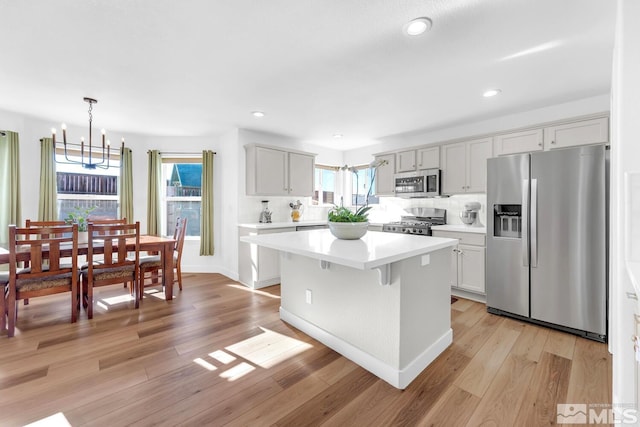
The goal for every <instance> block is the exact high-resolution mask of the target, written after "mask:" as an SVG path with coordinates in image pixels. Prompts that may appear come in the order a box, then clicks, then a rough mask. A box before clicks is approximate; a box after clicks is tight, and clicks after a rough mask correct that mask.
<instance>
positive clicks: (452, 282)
mask: <svg viewBox="0 0 640 427" xmlns="http://www.w3.org/2000/svg"><path fill="white" fill-rule="evenodd" d="M449 286H450V287H452V288H457V287H458V247H457V246H454V247H453V248H451V267H450V271H449Z"/></svg>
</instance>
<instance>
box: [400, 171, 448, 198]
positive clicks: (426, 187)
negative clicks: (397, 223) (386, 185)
mask: <svg viewBox="0 0 640 427" xmlns="http://www.w3.org/2000/svg"><path fill="white" fill-rule="evenodd" d="M394 179H395V189H396V196H398V197H406V198H410V197H436V196H439V195H440V169H425V170H419V171H415V172H404V173H398V174H396V175H395V176H394Z"/></svg>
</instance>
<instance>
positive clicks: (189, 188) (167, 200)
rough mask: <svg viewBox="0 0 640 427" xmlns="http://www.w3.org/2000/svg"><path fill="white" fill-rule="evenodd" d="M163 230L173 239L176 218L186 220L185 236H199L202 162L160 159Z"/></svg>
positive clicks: (185, 159)
mask: <svg viewBox="0 0 640 427" xmlns="http://www.w3.org/2000/svg"><path fill="white" fill-rule="evenodd" d="M162 182H163V183H164V185H165V191H164V192H163V194H164V200H163V206H164V209H163V221H162V224H163V230H162V234H164V235H165V236H172V235H173V232H174V231H175V227H176V220H177V219H178V217H180V218H185V217H186V218H187V234H186V235H187V236H200V208H201V205H202V159H199V158H197V159H195V158H184V159H182V158H178V159H176V158H174V159H165V158H163V159H162Z"/></svg>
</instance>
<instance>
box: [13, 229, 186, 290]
mask: <svg viewBox="0 0 640 427" xmlns="http://www.w3.org/2000/svg"><path fill="white" fill-rule="evenodd" d="M175 243H176V241H175V239H173V238H171V237H158V236H151V235H142V236H140V251H146V252H157V253H158V254H159V255H160V259H161V263H162V286H163V287H164V295H165V299H166V300H167V301H169V300H172V299H173V248H174V246H175ZM93 249H94V253H98V254H99V253H102V252H103V251H104V249H103V248H102V247H101V246H100V245H99V244H97V245H96V244H95V241H94V246H93ZM127 249H128V250H130V251H133V250H135V241H134V240H133V239H128V240H127ZM88 250H89V247H88V244H87V243H78V255H86V254H87V252H88ZM71 252H72V248H71V245H61V247H60V256H61V257H70V256H71ZM48 257H49V254H48V250H47V248H46V247H43V249H42V258H43V259H46V258H48ZM30 258H31V254H30V253H29V252H27V251H18V253H17V254H16V260H17V261H18V262H20V261H30ZM0 264H9V244H8V243H0Z"/></svg>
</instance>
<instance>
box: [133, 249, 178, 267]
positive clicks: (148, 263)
mask: <svg viewBox="0 0 640 427" xmlns="http://www.w3.org/2000/svg"><path fill="white" fill-rule="evenodd" d="M177 262H178V253H177V252H175V251H174V252H173V264H174V265H175V264H177ZM156 267H162V260H161V259H160V255H147V256H141V257H140V268H143V269H144V268H156Z"/></svg>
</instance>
